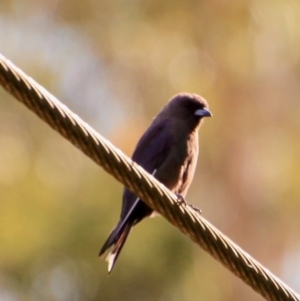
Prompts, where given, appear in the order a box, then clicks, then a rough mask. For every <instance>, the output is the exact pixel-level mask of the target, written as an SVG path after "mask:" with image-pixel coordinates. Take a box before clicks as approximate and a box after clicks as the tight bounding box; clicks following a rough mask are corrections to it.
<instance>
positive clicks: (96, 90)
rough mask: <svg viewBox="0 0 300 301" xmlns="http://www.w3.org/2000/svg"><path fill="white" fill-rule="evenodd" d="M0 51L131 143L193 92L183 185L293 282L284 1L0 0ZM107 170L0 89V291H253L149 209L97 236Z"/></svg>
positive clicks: (2, 295)
mask: <svg viewBox="0 0 300 301" xmlns="http://www.w3.org/2000/svg"><path fill="white" fill-rule="evenodd" d="M0 53H2V54H4V55H5V56H6V57H7V58H9V59H10V60H12V61H13V62H14V63H15V64H16V65H17V66H18V67H20V68H21V69H23V70H24V71H25V72H26V73H27V74H29V75H30V76H32V77H33V78H34V79H35V80H37V81H38V82H39V83H40V84H41V85H43V86H44V87H45V88H46V89H48V90H49V91H50V92H51V93H53V94H54V95H55V96H56V97H58V98H59V99H60V100H61V101H62V102H64V103H65V104H66V105H67V106H69V107H70V108H71V109H72V110H73V111H74V112H76V113H77V114H78V115H80V116H81V117H82V118H83V119H84V120H86V121H87V122H88V123H90V124H91V125H92V126H93V127H94V128H95V129H96V130H97V131H99V132H100V133H101V134H102V135H104V136H105V137H106V138H108V139H110V140H111V141H112V142H113V143H114V144H115V145H116V146H117V147H119V148H120V149H122V150H123V151H124V152H125V153H126V154H128V155H131V153H132V151H133V149H134V147H135V144H136V142H137V140H138V138H139V137H140V135H141V134H142V133H143V132H144V130H145V129H146V128H147V126H148V125H149V123H150V122H151V120H152V118H153V116H155V115H156V113H157V112H158V111H159V110H160V109H161V108H162V106H164V105H165V103H166V102H167V100H168V99H169V98H170V97H171V96H172V95H174V94H176V93H178V92H182V91H187V92H194V93H197V94H200V95H202V96H203V97H205V98H206V99H207V100H208V102H209V104H210V109H211V111H212V112H213V114H214V117H213V118H211V119H207V120H206V122H205V124H204V126H203V127H202V129H201V134H200V148H201V152H200V157H199V163H198V167H197V172H196V175H195V179H194V182H193V184H192V187H191V188H190V191H189V194H188V196H187V200H188V202H189V203H193V204H195V205H196V206H198V207H199V208H201V209H202V211H203V216H204V217H205V218H207V219H208V220H209V221H211V222H212V223H213V224H214V225H216V226H217V227H218V228H219V229H220V230H221V231H222V232H224V233H225V234H226V235H228V236H229V237H230V238H231V239H232V240H233V241H235V242H236V243H237V244H239V245H240V246H241V247H242V248H243V249H245V250H246V251H247V252H249V253H250V254H251V255H252V256H254V258H256V259H257V260H259V261H260V262H261V263H262V264H263V265H265V266H266V267H267V268H268V269H270V270H271V271H272V272H274V273H275V274H276V275H277V276H279V277H280V278H282V280H283V281H285V282H286V283H287V284H288V285H290V286H291V287H292V288H293V289H295V290H296V291H298V292H299V291H300V257H299V254H300V240H299V229H300V136H299V132H300V85H299V82H300V2H299V1H298V0H288V1H287V0H278V1H274V0H238V1H237V0H226V1H223V0H210V1H199V0H198V1H193V0H186V1H179V0H174V1H158V0H144V1H142V0H134V1H124V0H99V1H95V0H85V1H83V0H81V1H80V0H72V1H70V0H1V2H0ZM121 194H122V185H120V184H119V183H118V182H117V181H115V180H114V179H113V178H112V177H111V176H109V175H108V174H106V173H105V172H104V171H103V170H102V169H101V168H100V167H99V166H97V165H96V164H94V163H93V162H92V161H91V160H90V159H88V158H87V157H85V155H83V154H82V153H81V152H80V151H78V150H77V149H75V147H73V146H72V145H71V144H70V143H69V142H67V141H65V140H64V139H63V138H62V137H61V136H59V135H58V134H57V133H56V132H54V131H53V130H52V129H50V127H48V126H47V125H46V124H44V123H43V122H42V121H41V120H39V119H38V118H37V117H36V116H35V115H34V114H32V113H31V112H29V111H28V110H27V109H26V108H25V107H24V106H23V105H22V104H20V103H18V102H17V101H15V99H13V98H12V97H11V96H10V95H9V94H8V93H6V92H5V91H4V90H3V89H0V300H1V301H24V300H34V301H37V300H45V301H69V300H72V301H81V300H85V301H90V300H105V301H115V300H124V301H126V300H162V301H173V300H174V301H175V300H182V301H191V300H211V301H221V300H222V301H226V300H245V301H247V300H263V299H262V297H260V296H259V295H258V294H256V293H255V292H254V291H252V289H250V288H249V287H248V286H246V285H245V284H244V283H243V282H242V281H241V280H239V279H238V278H236V277H235V276H234V275H233V274H231V273H230V272H229V271H227V270H226V269H225V268H224V267H223V266H221V264H219V263H218V262H216V261H215V260H214V259H213V258H212V257H210V255H208V254H207V253H205V252H204V251H203V250H202V249H200V248H199V247H197V246H195V245H194V244H193V243H192V242H191V241H190V240H189V239H188V238H186V237H185V236H183V235H182V234H181V233H180V232H179V231H178V230H177V229H175V228H174V227H172V226H171V225H169V224H168V223H167V222H166V221H165V220H164V219H163V218H156V219H151V220H145V221H144V222H143V223H141V224H140V225H139V226H138V227H136V228H135V229H134V231H133V232H132V233H131V235H130V237H129V239H128V241H127V243H126V246H125V248H124V249H123V251H122V254H121V256H120V258H119V260H118V262H117V265H116V267H115V269H114V271H113V273H112V274H111V275H110V276H109V277H108V276H107V263H106V262H105V261H104V260H102V259H99V258H98V256H97V255H98V251H99V249H100V247H101V246H102V244H103V242H104V241H105V239H106V238H107V236H108V234H109V232H110V231H111V229H112V228H113V227H114V225H115V224H116V222H117V220H118V218H119V213H120V206H121Z"/></svg>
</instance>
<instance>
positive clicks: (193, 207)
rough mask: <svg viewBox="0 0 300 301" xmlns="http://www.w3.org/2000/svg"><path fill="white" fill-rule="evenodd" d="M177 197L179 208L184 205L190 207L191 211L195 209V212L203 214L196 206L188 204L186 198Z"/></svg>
mask: <svg viewBox="0 0 300 301" xmlns="http://www.w3.org/2000/svg"><path fill="white" fill-rule="evenodd" d="M176 196H177V198H178V199H177V201H178V205H179V206H182V205H183V204H185V205H187V206H189V207H190V208H191V209H193V210H194V211H196V212H198V213H199V214H201V213H202V210H201V209H199V208H197V207H196V206H194V205H192V204H188V203H187V202H186V200H185V198H184V196H182V195H181V194H177V193H176Z"/></svg>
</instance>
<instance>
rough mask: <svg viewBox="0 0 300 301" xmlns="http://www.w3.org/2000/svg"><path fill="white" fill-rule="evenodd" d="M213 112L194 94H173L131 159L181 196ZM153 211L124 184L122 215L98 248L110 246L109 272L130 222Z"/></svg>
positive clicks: (188, 184)
mask: <svg viewBox="0 0 300 301" xmlns="http://www.w3.org/2000/svg"><path fill="white" fill-rule="evenodd" d="M210 116H212V114H211V112H210V111H209V107H208V104H207V101H206V100H205V99H204V98H202V97H201V96H199V95H197V94H191V93H180V94H177V95H175V96H173V97H172V98H171V99H170V100H169V101H168V103H167V104H166V105H165V106H164V107H163V109H162V110H161V112H160V113H159V114H158V115H157V116H156V117H155V118H154V119H153V121H152V123H151V124H150V126H149V128H148V129H147V130H146V132H145V133H144V134H143V135H142V137H141V138H140V140H139V141H138V143H137V145H136V148H135V150H134V152H133V155H132V160H133V161H135V162H136V163H138V164H139V165H141V166H142V167H143V168H144V169H145V170H146V171H147V172H148V173H150V174H152V176H154V177H155V178H156V179H157V180H158V181H160V182H161V183H162V184H163V185H165V186H166V187H167V188H168V189H170V190H171V191H172V192H174V193H175V194H176V195H177V196H179V197H180V200H184V198H185V196H186V193H187V190H188V188H189V186H190V184H191V182H192V179H193V177H194V173H195V168H196V164H197V159H198V129H199V128H200V126H201V124H202V122H203V118H204V117H210ZM151 215H155V212H154V211H153V210H152V209H151V208H150V207H149V206H148V205H146V204H145V203H144V202H143V201H142V200H141V199H139V198H138V197H137V196H136V195H135V194H134V193H133V192H131V191H130V190H129V189H128V188H126V187H124V190H123V202H122V209H121V216H120V220H119V222H118V224H117V225H116V227H115V228H114V229H113V230H112V232H111V233H110V235H109V237H108V238H107V240H106V241H105V243H104V245H103V247H102V248H101V250H100V252H99V256H102V255H103V254H104V253H106V251H107V250H108V249H110V248H111V247H112V250H111V251H110V252H109V254H108V256H107V257H106V260H107V261H108V273H110V272H111V271H112V269H113V267H114V265H115V263H116V260H117V259H118V256H119V254H120V252H121V250H122V248H123V246H124V243H125V241H126V239H127V237H128V234H129V233H130V231H131V229H132V227H133V226H135V225H136V224H137V223H139V222H140V221H141V220H142V219H144V218H145V217H149V216H151Z"/></svg>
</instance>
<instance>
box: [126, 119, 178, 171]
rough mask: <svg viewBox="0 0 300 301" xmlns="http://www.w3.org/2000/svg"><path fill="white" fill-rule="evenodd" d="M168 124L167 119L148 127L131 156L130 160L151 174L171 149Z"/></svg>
mask: <svg viewBox="0 0 300 301" xmlns="http://www.w3.org/2000/svg"><path fill="white" fill-rule="evenodd" d="M169 122H170V121H169V120H168V119H164V120H161V121H160V122H158V123H157V124H153V125H152V126H150V127H149V128H148V130H147V131H146V132H145V134H144V135H143V136H142V137H141V139H140V140H139V142H138V144H137V146H136V149H135V151H134V153H133V155H132V160H133V161H135V162H137V163H138V164H140V165H141V166H142V167H143V168H144V169H145V170H147V171H148V172H149V173H151V174H152V173H153V171H154V170H155V169H158V168H159V167H160V165H161V164H162V163H163V162H164V161H165V159H166V158H167V156H168V155H169V152H170V150H171V148H172V144H173V139H172V135H171V131H170V126H169Z"/></svg>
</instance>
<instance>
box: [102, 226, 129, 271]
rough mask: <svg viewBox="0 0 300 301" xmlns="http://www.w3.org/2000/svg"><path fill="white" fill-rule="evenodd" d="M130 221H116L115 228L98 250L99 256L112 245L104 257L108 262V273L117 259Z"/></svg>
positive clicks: (127, 232)
mask: <svg viewBox="0 0 300 301" xmlns="http://www.w3.org/2000/svg"><path fill="white" fill-rule="evenodd" d="M131 227H132V223H131V222H127V223H126V224H125V225H124V223H123V222H122V221H120V222H119V223H118V225H117V226H116V228H115V229H114V230H113V231H112V232H111V234H110V235H109V237H108V238H107V240H106V242H105V243H104V245H103V247H102V248H101V250H100V253H99V256H101V255H103V254H104V253H105V252H106V250H107V249H109V248H110V247H111V246H113V249H112V250H111V251H110V253H109V254H108V255H107V257H106V261H107V262H108V273H110V272H111V271H112V269H113V267H114V265H115V263H116V261H117V259H118V256H119V254H120V252H121V250H122V248H123V245H124V243H125V241H126V239H127V236H128V234H129V232H130V230H131Z"/></svg>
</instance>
